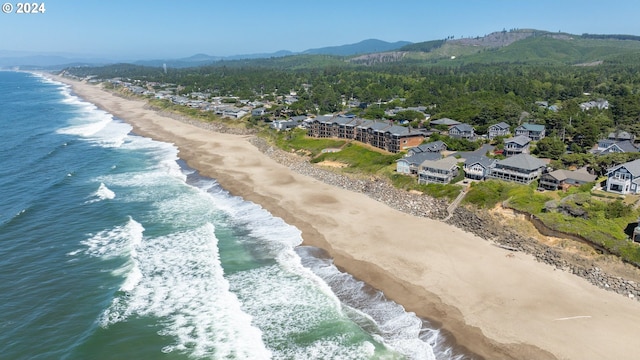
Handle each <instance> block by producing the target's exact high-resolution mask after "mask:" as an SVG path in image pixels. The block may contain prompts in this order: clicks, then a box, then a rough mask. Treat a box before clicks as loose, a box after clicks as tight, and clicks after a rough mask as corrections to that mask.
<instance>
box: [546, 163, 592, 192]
mask: <svg viewBox="0 0 640 360" xmlns="http://www.w3.org/2000/svg"><path fill="white" fill-rule="evenodd" d="M593 181H596V175H592V174H589V172H588V171H587V170H586V169H585V168H581V169H578V170H573V171H571V170H555V171H551V172H549V173H546V174H542V176H541V177H540V181H539V183H538V187H539V188H541V189H546V190H558V189H562V190H566V189H568V188H569V187H571V186H580V185H582V184H587V183H590V182H593Z"/></svg>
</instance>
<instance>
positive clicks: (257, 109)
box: [251, 107, 267, 116]
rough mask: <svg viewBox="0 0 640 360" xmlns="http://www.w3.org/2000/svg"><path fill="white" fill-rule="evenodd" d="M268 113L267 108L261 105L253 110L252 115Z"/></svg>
mask: <svg viewBox="0 0 640 360" xmlns="http://www.w3.org/2000/svg"><path fill="white" fill-rule="evenodd" d="M266 113H267V109H265V108H263V107H259V108H256V109H253V110H251V116H264V114H266Z"/></svg>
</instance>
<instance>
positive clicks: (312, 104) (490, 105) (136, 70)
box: [66, 30, 640, 152]
mask: <svg viewBox="0 0 640 360" xmlns="http://www.w3.org/2000/svg"><path fill="white" fill-rule="evenodd" d="M523 34H525V35H527V34H528V35H527V36H524V35H523ZM487 39H488V40H486V41H485V39H475V40H473V41H471V40H469V41H471V42H470V44H472V45H473V44H476V43H478V44H480V43H488V44H492V45H491V46H492V47H493V50H486V51H480V52H478V53H477V54H475V55H473V56H471V55H469V56H467V57H465V56H462V57H460V58H459V59H456V61H447V62H435V63H434V62H431V61H425V60H417V59H416V58H415V57H414V58H411V57H409V58H408V59H403V60H402V61H398V62H390V63H380V64H377V65H375V66H368V65H357V64H354V63H351V62H348V61H347V60H348V58H345V57H339V56H329V55H296V56H287V57H281V58H270V59H254V60H238V61H220V62H217V63H215V64H213V65H210V66H204V67H196V68H186V69H166V71H165V70H164V69H162V68H154V67H142V66H135V65H129V64H118V65H111V66H106V67H100V68H87V67H82V68H70V69H67V70H66V71H67V72H68V73H71V74H74V75H77V76H96V77H98V78H103V79H107V78H114V77H120V78H125V79H133V80H136V79H137V80H142V81H146V82H153V83H158V84H159V83H171V84H175V85H178V92H179V94H189V93H191V92H194V91H198V92H208V93H210V94H212V95H217V96H235V97H239V98H241V99H249V100H255V99H258V100H264V101H274V100H276V99H278V98H279V97H281V96H284V95H288V94H290V93H292V92H293V93H295V94H296V95H297V101H296V102H293V103H290V104H286V105H284V104H283V105H282V106H283V107H284V108H286V110H287V112H285V113H286V114H289V115H296V114H324V113H335V112H340V111H346V112H352V113H355V114H357V115H359V116H362V117H365V118H371V119H381V118H385V117H387V115H385V110H386V109H391V108H394V107H412V106H426V107H428V108H429V112H430V115H431V118H432V119H437V118H442V117H448V118H452V119H456V120H458V121H461V122H467V123H470V124H472V125H475V127H476V130H477V132H478V133H480V134H482V133H484V132H485V131H486V128H487V127H488V126H489V125H490V124H494V123H497V122H501V121H505V122H507V123H509V124H510V125H517V124H519V123H521V122H523V121H528V122H535V123H539V124H544V125H546V127H547V133H548V134H549V135H551V136H557V137H559V138H562V139H564V140H565V141H566V143H567V145H569V146H571V150H572V151H574V152H586V151H587V150H588V149H590V148H591V147H592V146H593V145H594V144H595V143H596V142H597V140H598V139H599V138H601V137H602V136H604V135H606V134H607V133H608V132H609V131H613V130H617V129H621V130H626V131H629V132H631V133H633V134H636V135H640V122H639V121H638V120H640V64H639V63H638V62H637V59H638V58H639V56H640V41H637V40H636V39H635V38H634V37H630V38H628V40H621V38H620V37H619V36H618V37H614V38H601V37H597V36H594V35H588V36H587V35H585V36H569V35H567V34H552V33H546V32H523V31H519V30H514V31H512V32H502V33H497V35H496V34H492V35H491V36H488V37H487ZM625 39H627V38H625ZM452 42H453V41H451V40H450V41H446V42H444V41H436V42H426V43H419V44H413V45H410V46H409V47H407V48H405V50H407V49H409V50H410V49H413V50H415V51H414V52H415V53H420V52H424V51H440V50H441V49H442V48H444V47H445V46H447V44H449V43H452ZM467 42H468V41H467ZM456 43H457V45H456V46H462V44H464V42H462V41H459V40H456ZM505 44H506V45H505ZM541 59H546V60H544V61H543V60H541ZM458 60H459V61H458ZM594 60H597V61H594ZM577 65H580V66H577ZM599 99H603V100H606V101H607V102H608V104H609V106H608V108H605V109H591V110H583V109H581V107H580V104H581V103H583V102H589V101H596V100H599ZM352 100H353V101H357V102H358V103H360V104H361V106H358V107H353V108H349V107H348V106H347V104H348V103H349V102H350V101H352ZM408 120H414V119H408ZM412 125H413V126H425V124H424V123H422V124H418V123H412Z"/></svg>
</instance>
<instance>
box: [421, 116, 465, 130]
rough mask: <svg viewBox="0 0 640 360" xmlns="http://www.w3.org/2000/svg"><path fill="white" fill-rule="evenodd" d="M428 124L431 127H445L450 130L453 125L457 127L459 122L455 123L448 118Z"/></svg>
mask: <svg viewBox="0 0 640 360" xmlns="http://www.w3.org/2000/svg"><path fill="white" fill-rule="evenodd" d="M429 124H431V125H445V126H446V127H448V128H450V127H452V126H454V125H459V124H460V122H459V121H455V120H453V119H449V118H442V119H437V120H432V121H431V122H430V123H429Z"/></svg>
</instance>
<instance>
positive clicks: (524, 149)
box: [504, 135, 531, 157]
mask: <svg viewBox="0 0 640 360" xmlns="http://www.w3.org/2000/svg"><path fill="white" fill-rule="evenodd" d="M530 143H531V139H529V138H528V137H526V136H524V135H518V136H515V137H512V138H509V139H505V140H504V156H507V157H509V156H514V155H518V154H528V153H529V145H530Z"/></svg>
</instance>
